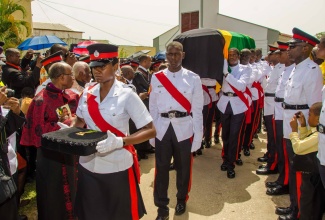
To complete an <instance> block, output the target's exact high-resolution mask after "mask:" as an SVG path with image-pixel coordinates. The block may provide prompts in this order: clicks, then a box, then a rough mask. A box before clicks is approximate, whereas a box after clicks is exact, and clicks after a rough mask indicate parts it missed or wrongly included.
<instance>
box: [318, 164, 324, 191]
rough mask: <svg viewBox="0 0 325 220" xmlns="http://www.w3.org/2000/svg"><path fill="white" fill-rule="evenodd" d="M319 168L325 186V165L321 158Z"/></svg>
mask: <svg viewBox="0 0 325 220" xmlns="http://www.w3.org/2000/svg"><path fill="white" fill-rule="evenodd" d="M318 169H319V175H320V177H321V179H322V183H323V187H324V188H325V166H323V165H321V164H320V161H319V160H318Z"/></svg>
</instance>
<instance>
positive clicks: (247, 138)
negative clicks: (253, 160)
mask: <svg viewBox="0 0 325 220" xmlns="http://www.w3.org/2000/svg"><path fill="white" fill-rule="evenodd" d="M252 105H253V109H254V110H253V111H252V113H251V123H250V124H247V125H246V128H245V134H244V137H243V148H244V149H246V150H248V149H249V146H250V145H251V143H252V142H253V134H254V132H255V129H254V125H255V123H256V120H257V115H258V106H257V100H255V101H253V102H252Z"/></svg>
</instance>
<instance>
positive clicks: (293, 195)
mask: <svg viewBox="0 0 325 220" xmlns="http://www.w3.org/2000/svg"><path fill="white" fill-rule="evenodd" d="M285 142H286V149H287V153H288V164H289V193H290V207H291V208H292V210H293V211H294V214H295V215H297V214H298V211H299V210H298V197H297V179H296V178H297V177H296V170H295V169H294V168H293V166H292V164H293V163H292V159H293V155H294V152H293V148H292V143H291V140H290V139H286V138H285ZM299 191H300V189H299Z"/></svg>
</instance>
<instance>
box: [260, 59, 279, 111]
mask: <svg viewBox="0 0 325 220" xmlns="http://www.w3.org/2000/svg"><path fill="white" fill-rule="evenodd" d="M283 70H284V64H280V63H278V64H276V65H275V66H274V68H273V70H272V71H271V73H270V77H269V78H268V79H267V84H266V86H265V89H264V94H265V93H272V94H274V93H275V90H276V87H277V86H278V81H279V79H280V76H281V73H282V72H283ZM274 105H275V101H274V97H270V96H265V97H264V115H265V116H267V115H273V114H274Z"/></svg>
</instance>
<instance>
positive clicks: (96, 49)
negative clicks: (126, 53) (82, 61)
mask: <svg viewBox="0 0 325 220" xmlns="http://www.w3.org/2000/svg"><path fill="white" fill-rule="evenodd" d="M87 49H88V51H89V53H90V60H91V62H90V68H91V69H92V73H93V75H94V77H95V80H96V82H97V84H95V85H92V86H90V87H88V88H87V89H85V90H84V92H83V94H82V96H81V98H80V102H79V106H78V110H77V116H78V117H77V121H76V124H75V126H77V127H83V126H84V125H85V124H86V125H87V127H88V128H89V129H93V130H101V131H105V132H107V136H108V137H107V139H106V140H104V141H100V142H98V144H97V147H96V149H97V151H98V152H97V153H95V154H92V155H89V156H81V157H80V160H79V163H80V165H79V173H78V192H77V196H76V202H75V208H76V215H77V217H78V218H79V219H80V220H88V219H97V220H101V219H112V220H114V219H123V220H124V219H125V220H127V219H132V220H134V219H140V218H141V217H142V216H143V215H144V214H145V213H146V210H145V207H144V204H143V200H142V197H141V193H140V189H139V186H138V183H139V177H140V173H139V166H138V164H137V158H136V153H135V150H134V147H133V146H132V144H138V143H141V142H144V141H146V140H149V139H150V138H153V137H155V135H156V130H155V128H154V126H153V123H152V118H151V116H150V114H149V112H148V111H147V109H146V107H145V106H144V104H143V102H142V101H141V100H140V98H139V97H138V96H137V94H136V93H134V92H133V91H132V90H131V89H130V88H128V87H127V86H125V85H124V84H123V83H121V82H119V81H118V80H116V79H115V72H116V71H117V69H118V58H117V57H118V52H117V51H118V47H117V46H114V45H109V44H92V45H90V46H88V47H87ZM130 118H131V119H132V120H133V121H134V123H135V125H136V126H137V128H142V129H141V130H139V131H138V132H136V133H134V134H132V135H129V136H128V134H129V131H128V128H129V124H128V123H129V119H130Z"/></svg>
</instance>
